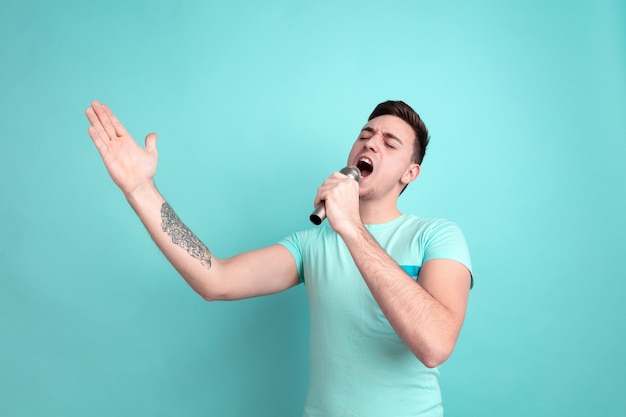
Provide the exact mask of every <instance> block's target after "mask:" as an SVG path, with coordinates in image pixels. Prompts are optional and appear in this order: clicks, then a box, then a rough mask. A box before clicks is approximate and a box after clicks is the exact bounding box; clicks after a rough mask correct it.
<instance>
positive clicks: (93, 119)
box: [85, 108, 109, 146]
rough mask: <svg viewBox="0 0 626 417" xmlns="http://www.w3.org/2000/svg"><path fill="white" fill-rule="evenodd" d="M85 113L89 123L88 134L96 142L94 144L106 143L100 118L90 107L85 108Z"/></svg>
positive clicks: (105, 134)
mask: <svg viewBox="0 0 626 417" xmlns="http://www.w3.org/2000/svg"><path fill="white" fill-rule="evenodd" d="M85 114H86V115H87V119H89V122H90V123H91V126H90V127H89V130H88V131H89V136H91V140H92V141H93V142H94V143H95V144H96V146H100V145H106V142H108V141H109V138H108V136H107V133H106V132H105V130H104V128H103V127H102V123H100V119H98V116H97V115H96V113H95V112H94V111H93V109H92V108H89V109H87V110H85Z"/></svg>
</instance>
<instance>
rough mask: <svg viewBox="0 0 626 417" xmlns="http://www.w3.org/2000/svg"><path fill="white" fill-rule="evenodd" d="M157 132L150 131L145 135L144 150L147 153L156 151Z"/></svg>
mask: <svg viewBox="0 0 626 417" xmlns="http://www.w3.org/2000/svg"><path fill="white" fill-rule="evenodd" d="M157 136H158V135H157V134H156V133H150V134H149V135H148V136H146V151H148V152H149V153H156V151H157V150H156V141H157Z"/></svg>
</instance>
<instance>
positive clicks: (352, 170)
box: [309, 166, 361, 226]
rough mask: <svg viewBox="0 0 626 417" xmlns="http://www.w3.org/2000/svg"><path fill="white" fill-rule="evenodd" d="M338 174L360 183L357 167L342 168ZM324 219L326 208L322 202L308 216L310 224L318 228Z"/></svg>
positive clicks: (359, 173)
mask: <svg viewBox="0 0 626 417" xmlns="http://www.w3.org/2000/svg"><path fill="white" fill-rule="evenodd" d="M339 172H341V173H342V174H343V175H346V176H348V177H350V178H352V179H353V180H355V181H356V182H361V171H360V170H359V169H358V168H357V167H351V166H348V167H345V168H342V169H341V170H340V171H339ZM325 218H326V206H325V205H324V202H323V201H322V202H321V203H319V204H318V205H317V206H316V207H315V210H313V213H311V215H310V216H309V220H311V223H313V224H314V225H316V226H319V225H320V224H322V222H323V221H324V219H325Z"/></svg>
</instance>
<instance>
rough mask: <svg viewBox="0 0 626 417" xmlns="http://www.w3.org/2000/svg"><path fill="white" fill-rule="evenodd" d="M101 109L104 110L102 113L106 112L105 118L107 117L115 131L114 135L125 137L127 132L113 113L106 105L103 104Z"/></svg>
mask: <svg viewBox="0 0 626 417" xmlns="http://www.w3.org/2000/svg"><path fill="white" fill-rule="evenodd" d="M102 107H103V108H104V111H105V112H106V114H107V116H108V117H109V120H111V125H112V126H113V128H114V129H115V133H116V134H117V136H126V135H128V132H127V131H126V128H124V125H122V123H120V121H119V120H118V118H117V117H116V116H115V114H113V112H112V111H111V109H110V108H109V106H107V105H106V104H103V105H102Z"/></svg>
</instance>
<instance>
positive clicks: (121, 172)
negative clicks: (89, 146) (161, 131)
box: [86, 101, 158, 194]
mask: <svg viewBox="0 0 626 417" xmlns="http://www.w3.org/2000/svg"><path fill="white" fill-rule="evenodd" d="M86 114H87V118H88V119H89V121H90V122H91V127H89V135H90V136H91V139H92V141H93V142H94V144H95V145H96V148H97V149H98V152H99V153H100V156H101V157H102V160H103V162H104V165H105V166H106V168H107V170H108V172H109V175H111V178H112V179H113V181H114V182H115V184H117V186H118V187H120V188H121V189H122V191H123V192H124V194H129V193H132V192H133V191H134V190H136V189H137V188H138V187H139V186H141V185H142V184H145V183H148V182H150V181H152V178H153V177H154V174H155V173H156V167H157V159H158V154H157V151H156V134H154V133H151V134H149V135H148V136H146V147H145V149H144V148H142V147H141V146H139V145H138V144H137V142H135V140H134V139H133V138H132V136H130V134H129V133H128V132H127V131H126V129H125V128H124V126H122V124H121V123H120V122H119V120H117V118H116V117H115V115H114V114H113V113H112V112H111V110H109V108H108V107H107V106H105V105H104V104H100V103H98V102H95V101H94V102H93V103H92V107H91V108H89V109H87V111H86Z"/></svg>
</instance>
